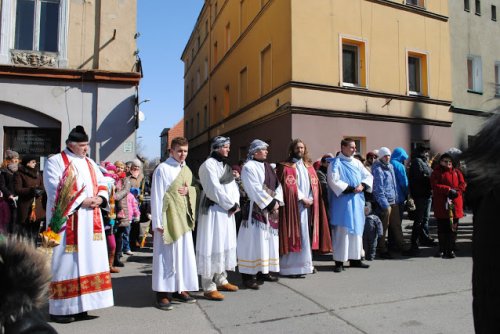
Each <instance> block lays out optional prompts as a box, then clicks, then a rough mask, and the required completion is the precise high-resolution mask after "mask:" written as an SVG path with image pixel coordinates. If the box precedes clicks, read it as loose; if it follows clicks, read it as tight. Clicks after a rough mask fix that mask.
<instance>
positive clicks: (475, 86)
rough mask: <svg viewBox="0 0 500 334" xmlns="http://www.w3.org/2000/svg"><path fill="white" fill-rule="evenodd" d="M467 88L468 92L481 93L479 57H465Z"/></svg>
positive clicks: (481, 79) (481, 71)
mask: <svg viewBox="0 0 500 334" xmlns="http://www.w3.org/2000/svg"><path fill="white" fill-rule="evenodd" d="M467 90H468V91H469V92H476V93H482V91H483V70H482V64H481V57H478V56H469V57H467Z"/></svg>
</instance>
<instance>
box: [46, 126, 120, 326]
mask: <svg viewBox="0 0 500 334" xmlns="http://www.w3.org/2000/svg"><path fill="white" fill-rule="evenodd" d="M88 142H89V138H88V136H87V134H86V133H85V130H84V128H83V127H82V126H77V127H75V128H74V129H73V130H71V132H70V133H69V136H68V139H67V140H66V149H64V151H62V152H61V153H60V154H56V155H54V156H52V157H50V158H49V159H48V160H47V164H46V167H45V170H44V173H43V180H44V185H45V189H46V191H47V211H46V214H47V221H48V222H50V221H51V217H52V209H53V208H54V206H55V204H56V203H55V201H56V198H57V197H58V195H60V194H58V187H59V186H60V185H62V184H61V182H64V177H65V176H67V175H74V176H75V177H76V181H75V182H74V184H73V185H72V190H73V193H76V192H77V191H80V190H81V191H82V192H81V194H80V195H79V196H78V197H77V198H76V199H75V202H74V203H73V204H72V206H71V209H70V210H69V215H68V217H67V221H66V222H65V223H64V224H63V227H62V228H61V230H60V231H59V232H58V233H59V235H60V237H61V242H60V245H58V246H56V247H55V248H53V256H52V282H51V284H50V289H51V297H50V300H49V313H50V315H51V318H52V320H53V321H56V322H60V323H69V322H72V321H75V320H81V319H88V318H91V317H90V316H88V315H87V311H90V310H95V309H99V308H104V307H110V306H113V291H112V289H111V276H110V273H109V263H108V258H107V254H108V253H107V248H106V241H105V240H106V239H105V237H104V228H103V219H102V215H101V211H100V210H101V208H107V207H108V188H107V183H106V180H105V178H104V176H103V175H102V173H101V171H100V169H99V167H98V166H97V164H96V163H95V162H94V161H93V160H91V159H90V158H88V157H87V156H86V155H87V152H88ZM56 232H57V231H56Z"/></svg>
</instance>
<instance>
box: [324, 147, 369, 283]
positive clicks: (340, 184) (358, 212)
mask: <svg viewBox="0 0 500 334" xmlns="http://www.w3.org/2000/svg"><path fill="white" fill-rule="evenodd" d="M340 150H341V152H340V154H339V155H338V157H336V158H334V159H332V161H331V162H330V165H329V167H328V171H327V181H328V186H329V191H330V196H329V198H330V223H331V225H332V226H333V231H332V240H333V260H334V261H335V268H334V269H333V271H334V272H337V273H339V272H341V271H342V270H344V262H346V261H347V260H349V264H350V266H351V267H358V268H368V267H369V266H368V265H367V264H365V263H363V262H361V252H362V250H363V230H364V226H365V213H364V208H365V196H364V193H363V192H364V191H367V192H371V190H372V184H373V177H372V175H371V174H370V172H369V171H368V170H367V169H366V168H365V167H364V165H363V163H362V162H361V161H359V160H358V159H355V158H354V157H353V155H354V153H356V143H355V141H354V140H353V139H351V138H346V139H342V141H341V143H340Z"/></svg>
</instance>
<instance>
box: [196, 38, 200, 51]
mask: <svg viewBox="0 0 500 334" xmlns="http://www.w3.org/2000/svg"><path fill="white" fill-rule="evenodd" d="M200 45H201V44H200V35H198V37H196V49H197V50H199V49H200Z"/></svg>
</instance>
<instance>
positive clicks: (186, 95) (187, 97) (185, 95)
mask: <svg viewBox="0 0 500 334" xmlns="http://www.w3.org/2000/svg"><path fill="white" fill-rule="evenodd" d="M187 101H189V85H186V90H185V91H184V104H186V103H187Z"/></svg>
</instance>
